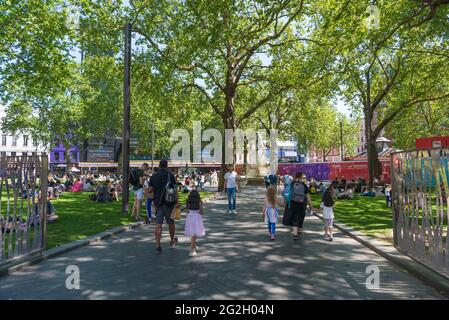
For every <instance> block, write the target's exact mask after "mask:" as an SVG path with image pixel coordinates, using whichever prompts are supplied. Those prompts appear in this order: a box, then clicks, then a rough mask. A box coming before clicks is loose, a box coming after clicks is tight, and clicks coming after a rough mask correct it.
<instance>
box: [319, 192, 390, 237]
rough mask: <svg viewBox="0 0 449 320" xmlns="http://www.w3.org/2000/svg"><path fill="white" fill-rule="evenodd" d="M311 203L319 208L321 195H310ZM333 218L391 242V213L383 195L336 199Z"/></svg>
mask: <svg viewBox="0 0 449 320" xmlns="http://www.w3.org/2000/svg"><path fill="white" fill-rule="evenodd" d="M312 201H313V205H314V206H315V207H316V208H319V205H320V203H321V195H312ZM334 215H335V219H336V220H338V221H340V222H342V223H344V224H346V225H348V226H351V227H353V228H354V229H357V230H359V231H362V232H364V233H365V234H367V235H369V236H373V237H377V238H381V239H384V240H388V241H390V242H393V231H392V225H393V222H392V216H391V215H392V213H391V208H387V205H386V203H385V198H384V197H378V198H371V197H362V196H354V199H352V200H337V201H336V202H335V208H334Z"/></svg>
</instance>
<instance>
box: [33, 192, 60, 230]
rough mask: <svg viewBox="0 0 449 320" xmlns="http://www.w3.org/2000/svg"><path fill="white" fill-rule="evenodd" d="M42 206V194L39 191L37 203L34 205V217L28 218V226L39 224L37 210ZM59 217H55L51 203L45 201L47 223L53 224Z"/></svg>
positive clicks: (48, 200)
mask: <svg viewBox="0 0 449 320" xmlns="http://www.w3.org/2000/svg"><path fill="white" fill-rule="evenodd" d="M41 206H42V193H41V192H40V191H39V202H38V203H35V204H34V215H33V216H32V217H31V218H30V219H31V220H30V222H29V223H28V225H31V224H39V223H40V215H39V211H40V210H39V209H40V208H41ZM58 219H59V217H58V216H57V215H56V210H55V207H54V206H53V203H52V202H51V201H50V199H49V198H48V199H47V223H54V222H56V221H58Z"/></svg>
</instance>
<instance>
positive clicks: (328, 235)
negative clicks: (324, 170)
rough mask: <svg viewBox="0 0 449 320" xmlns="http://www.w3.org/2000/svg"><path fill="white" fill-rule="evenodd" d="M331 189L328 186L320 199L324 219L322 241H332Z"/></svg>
mask: <svg viewBox="0 0 449 320" xmlns="http://www.w3.org/2000/svg"><path fill="white" fill-rule="evenodd" d="M332 189H333V187H332V186H330V187H329V188H328V189H327V190H326V191H325V192H324V193H323V197H322V199H321V206H320V207H321V208H322V210H323V211H322V212H323V219H324V240H327V241H333V240H334V238H333V235H332V228H333V225H334V197H333V192H332Z"/></svg>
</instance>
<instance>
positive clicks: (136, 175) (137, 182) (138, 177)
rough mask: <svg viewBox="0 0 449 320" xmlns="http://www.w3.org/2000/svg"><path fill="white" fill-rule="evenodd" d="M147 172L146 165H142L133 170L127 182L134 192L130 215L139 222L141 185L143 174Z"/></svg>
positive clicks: (141, 197) (141, 196)
mask: <svg viewBox="0 0 449 320" xmlns="http://www.w3.org/2000/svg"><path fill="white" fill-rule="evenodd" d="M147 170H148V163H143V164H142V165H141V166H140V168H138V169H133V170H132V171H131V173H130V178H129V182H130V184H131V185H132V188H133V191H134V205H133V211H132V215H133V217H134V219H135V220H136V221H138V220H140V216H139V213H140V208H141V206H142V200H143V196H144V192H143V191H144V190H143V184H144V179H145V178H144V172H145V171H147Z"/></svg>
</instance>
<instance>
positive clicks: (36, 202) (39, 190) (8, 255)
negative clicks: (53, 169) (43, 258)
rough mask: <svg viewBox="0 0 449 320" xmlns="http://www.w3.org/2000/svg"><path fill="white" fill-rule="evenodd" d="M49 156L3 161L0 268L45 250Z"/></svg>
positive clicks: (0, 176)
mask: <svg viewBox="0 0 449 320" xmlns="http://www.w3.org/2000/svg"><path fill="white" fill-rule="evenodd" d="M47 175H48V158H47V156H46V155H33V156H6V157H5V156H3V157H0V226H1V228H0V266H1V265H4V264H6V263H9V262H11V261H14V260H16V259H19V258H24V257H26V256H28V255H32V254H35V253H37V252H40V251H42V250H44V249H45V239H46V225H47V221H46V218H47Z"/></svg>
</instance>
